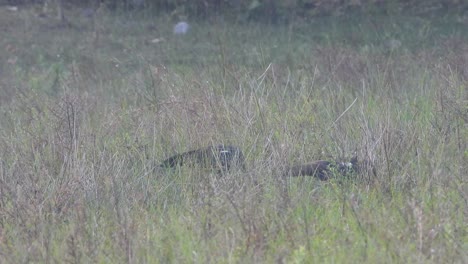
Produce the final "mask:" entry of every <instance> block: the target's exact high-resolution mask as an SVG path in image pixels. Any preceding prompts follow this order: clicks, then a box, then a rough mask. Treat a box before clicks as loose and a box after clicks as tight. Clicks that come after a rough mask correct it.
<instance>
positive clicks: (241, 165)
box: [160, 145, 245, 174]
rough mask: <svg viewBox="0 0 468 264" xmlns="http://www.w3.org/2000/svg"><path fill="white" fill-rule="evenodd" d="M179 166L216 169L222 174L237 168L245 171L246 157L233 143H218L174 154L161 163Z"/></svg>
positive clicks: (167, 166)
mask: <svg viewBox="0 0 468 264" xmlns="http://www.w3.org/2000/svg"><path fill="white" fill-rule="evenodd" d="M177 166H199V167H202V168H207V169H212V170H216V171H217V172H218V173H219V174H222V173H225V172H227V171H230V170H233V169H235V168H237V169H241V170H242V171H245V159H244V154H243V153H242V151H241V150H240V148H238V147H236V146H231V145H217V146H209V147H206V148H201V149H195V150H191V151H187V152H184V153H181V154H177V155H174V156H172V157H169V158H168V159H166V160H164V161H163V162H162V163H161V165H160V167H163V168H174V167H177Z"/></svg>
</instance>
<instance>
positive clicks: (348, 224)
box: [0, 7, 468, 263]
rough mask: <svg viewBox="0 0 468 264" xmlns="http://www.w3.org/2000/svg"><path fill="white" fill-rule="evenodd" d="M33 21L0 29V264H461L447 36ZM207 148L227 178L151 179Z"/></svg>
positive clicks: (365, 26) (462, 134) (462, 203)
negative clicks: (322, 172) (226, 167)
mask: <svg viewBox="0 0 468 264" xmlns="http://www.w3.org/2000/svg"><path fill="white" fill-rule="evenodd" d="M35 12H37V11H36V10H35V9H34V8H33V7H24V8H21V9H20V10H19V11H16V12H14V11H8V10H6V9H4V8H2V9H1V10H0V262H1V263H30V262H33V263H38V262H39V263H42V262H45V263H64V262H71V263H467V261H468V254H467V252H468V236H467V232H468V220H467V217H468V206H467V203H468V202H467V198H468V197H467V195H468V188H467V174H468V170H467V167H466V164H467V159H468V151H467V142H468V140H467V139H468V127H467V124H466V122H467V119H468V99H467V98H468V94H467V91H466V87H467V84H468V30H467V28H468V25H467V23H466V18H463V17H461V16H455V15H450V14H439V15H433V16H427V17H425V16H419V17H418V16H404V15H392V16H378V17H376V16H359V17H340V18H336V17H335V18H334V17H321V18H317V19H314V20H311V21H307V22H305V21H300V20H297V21H292V22H291V24H289V25H275V26H273V25H267V24H261V23H253V22H251V23H236V24H229V23H228V22H226V21H223V20H222V19H215V18H210V19H208V20H207V21H200V22H193V23H191V26H192V27H191V31H190V32H189V33H188V34H187V35H183V36H174V35H172V25H173V23H174V22H175V21H173V20H171V19H170V17H164V16H155V15H151V14H148V13H144V12H142V13H140V12H130V13H125V14H116V13H111V12H109V11H106V10H100V13H99V14H98V15H97V16H96V19H95V20H93V19H91V18H88V17H86V16H84V15H83V14H82V11H81V10H79V9H76V10H68V12H70V13H69V20H70V23H71V26H66V27H63V26H61V25H59V24H58V23H57V21H54V20H53V19H50V18H42V17H38V16H36V15H35ZM218 143H225V144H233V145H237V146H239V147H240V148H241V149H242V150H243V151H244V154H245V157H246V160H247V171H246V172H233V173H230V174H227V175H224V177H221V178H219V177H217V176H216V175H215V174H213V173H211V172H209V171H207V170H202V169H190V168H184V167H181V168H178V169H176V170H175V171H173V172H170V171H167V172H161V171H158V170H154V167H155V166H157V165H158V164H159V162H161V161H162V160H163V159H165V158H166V157H168V156H171V155H173V154H174V153H177V152H182V151H186V150H189V149H195V148H199V147H203V146H207V145H211V144H218ZM354 153H357V155H358V157H359V159H360V160H369V161H372V162H373V163H374V164H375V167H376V171H377V176H372V175H370V174H368V173H363V174H362V175H358V176H356V177H355V178H351V179H344V180H343V179H332V180H330V181H327V182H322V181H319V180H317V179H314V178H311V177H303V178H291V179H287V182H284V181H282V180H281V179H280V178H279V177H278V170H280V169H281V168H283V167H284V166H285V165H287V164H296V163H302V162H309V161H313V160H318V159H349V158H350V157H351V156H353V155H354ZM330 157H332V158H330ZM285 186H287V187H286V188H284V187H285Z"/></svg>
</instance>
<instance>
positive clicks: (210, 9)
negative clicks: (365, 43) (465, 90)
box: [0, 0, 468, 23]
mask: <svg viewBox="0 0 468 264" xmlns="http://www.w3.org/2000/svg"><path fill="white" fill-rule="evenodd" d="M57 1H62V3H63V4H64V5H65V6H67V5H81V6H83V5H85V6H98V5H100V4H101V3H105V4H106V5H107V6H108V7H111V8H113V9H118V10H127V11H128V10H135V9H145V10H149V11H151V12H161V13H165V14H167V13H170V14H171V15H175V16H182V17H190V18H192V19H195V18H206V17H211V16H223V17H226V18H230V19H235V20H260V21H265V22H271V23H284V22H288V21H291V20H294V19H305V20H307V19H311V18H313V17H316V16H344V15H350V14H353V15H354V14H359V13H378V14H392V13H399V14H401V13H406V14H408V13H409V14H414V15H421V14H425V15H427V14H434V15H441V14H444V13H445V14H447V13H451V14H453V12H456V13H464V12H467V10H468V1H464V0H153V1H150V0H115V1H114V0H85V1H82V0H57ZM43 2H44V0H2V1H0V4H9V5H24V4H38V3H43Z"/></svg>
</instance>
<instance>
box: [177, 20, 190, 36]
mask: <svg viewBox="0 0 468 264" xmlns="http://www.w3.org/2000/svg"><path fill="white" fill-rule="evenodd" d="M189 28H190V25H189V24H188V23H187V22H185V21H181V22H179V23H177V24H176V25H175V26H174V34H176V35H185V34H187V32H188V31H189Z"/></svg>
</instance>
